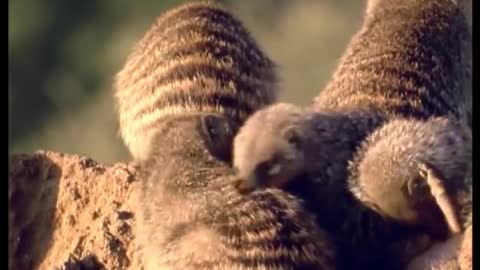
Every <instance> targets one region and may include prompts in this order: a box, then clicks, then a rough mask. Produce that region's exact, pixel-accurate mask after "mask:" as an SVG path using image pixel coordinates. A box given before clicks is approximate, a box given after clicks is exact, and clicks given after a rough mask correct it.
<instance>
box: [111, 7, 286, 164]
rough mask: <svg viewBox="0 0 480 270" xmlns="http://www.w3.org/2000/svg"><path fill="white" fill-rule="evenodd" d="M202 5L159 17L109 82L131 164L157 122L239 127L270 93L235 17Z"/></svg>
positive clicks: (270, 78) (259, 59) (266, 74)
mask: <svg viewBox="0 0 480 270" xmlns="http://www.w3.org/2000/svg"><path fill="white" fill-rule="evenodd" d="M205 3H206V2H203V1H199V2H192V3H187V4H184V5H180V6H179V7H177V8H173V9H171V10H169V11H167V12H165V13H164V14H162V15H161V16H159V17H158V18H157V19H156V21H155V22H154V23H153V25H152V26H151V28H150V29H149V30H148V31H147V33H146V34H145V35H144V36H143V38H142V39H141V40H140V41H139V42H138V43H137V44H136V45H135V47H134V48H133V50H132V52H131V54H130V56H129V57H128V59H127V61H126V64H125V65H124V67H123V68H122V70H121V71H120V72H119V73H118V74H117V76H116V79H115V82H114V92H115V102H116V107H117V112H118V117H119V126H120V135H121V137H122V139H123V141H124V142H125V144H126V146H127V147H128V149H129V150H130V153H131V154H132V156H133V157H134V158H135V159H143V158H145V157H146V156H147V155H148V151H149V149H150V148H151V147H149V142H150V137H151V135H152V134H154V133H155V130H156V129H157V125H158V122H159V121H162V119H163V118H165V117H168V116H171V115H185V114H188V113H196V112H222V113H225V114H227V115H229V117H231V118H232V119H233V120H234V121H238V122H239V123H241V122H242V121H243V120H244V119H245V118H246V117H247V116H248V115H249V114H250V113H251V112H253V111H254V110H256V109H258V108H260V107H262V106H264V105H265V104H270V103H272V102H273V101H274V100H275V99H276V97H277V95H278V91H277V86H276V84H277V83H276V82H277V79H276V75H275V64H274V63H273V62H272V61H271V60H270V59H269V58H268V57H267V56H266V55H265V54H264V53H263V52H262V51H261V50H260V49H259V47H258V46H257V44H256V42H255V40H253V38H252V37H251V35H250V34H249V33H248V32H247V30H246V29H245V28H244V27H243V26H242V24H241V23H240V22H239V21H238V20H237V19H236V18H234V17H233V16H231V15H230V14H229V13H228V12H227V11H226V10H224V9H223V8H222V7H221V6H219V5H217V4H215V3H213V2H209V3H207V4H205Z"/></svg>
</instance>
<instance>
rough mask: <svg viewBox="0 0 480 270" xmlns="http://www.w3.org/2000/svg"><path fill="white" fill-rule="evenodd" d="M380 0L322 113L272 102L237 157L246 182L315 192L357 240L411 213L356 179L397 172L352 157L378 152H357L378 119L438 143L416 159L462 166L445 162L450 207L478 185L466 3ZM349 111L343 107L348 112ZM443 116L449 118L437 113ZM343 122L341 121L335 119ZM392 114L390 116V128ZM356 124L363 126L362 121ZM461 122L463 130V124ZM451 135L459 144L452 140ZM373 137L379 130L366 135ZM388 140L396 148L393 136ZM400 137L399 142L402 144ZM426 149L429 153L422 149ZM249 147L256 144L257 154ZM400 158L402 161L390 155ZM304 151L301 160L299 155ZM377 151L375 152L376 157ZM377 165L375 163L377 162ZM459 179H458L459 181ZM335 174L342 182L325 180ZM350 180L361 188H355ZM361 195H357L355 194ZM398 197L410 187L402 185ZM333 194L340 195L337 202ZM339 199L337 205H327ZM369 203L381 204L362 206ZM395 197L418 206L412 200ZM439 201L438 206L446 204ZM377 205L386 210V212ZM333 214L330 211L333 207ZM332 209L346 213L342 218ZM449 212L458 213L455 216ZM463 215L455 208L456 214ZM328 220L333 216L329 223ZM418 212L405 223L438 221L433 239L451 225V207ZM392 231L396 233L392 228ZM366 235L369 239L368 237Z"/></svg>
mask: <svg viewBox="0 0 480 270" xmlns="http://www.w3.org/2000/svg"><path fill="white" fill-rule="evenodd" d="M374 2H375V3H372V4H371V5H369V10H368V11H367V17H366V18H365V22H364V24H363V27H362V29H361V30H360V31H359V32H358V33H357V34H356V35H355V37H354V38H353V39H352V41H351V43H350V45H349V47H348V48H347V51H346V53H345V54H344V56H343V57H342V59H341V61H340V64H339V66H338V68H337V70H336V71H335V73H334V75H333V78H332V80H331V81H330V83H329V84H328V85H327V87H326V89H325V90H324V91H323V92H321V93H320V95H319V96H318V97H317V98H316V99H315V101H314V104H313V105H312V108H310V109H313V110H315V112H312V111H310V110H307V112H301V110H300V112H299V110H295V109H291V107H288V106H285V105H274V106H272V107H269V108H266V109H264V111H263V112H262V111H260V112H257V113H255V114H254V115H253V116H252V117H251V118H250V119H249V120H247V122H246V123H245V125H244V126H243V127H242V128H241V129H240V131H239V134H238V135H237V137H236V138H235V143H234V165H235V166H237V170H238V176H239V177H240V179H241V181H240V182H237V187H239V188H240V190H241V191H248V190H252V189H254V188H255V187H261V186H264V187H272V186H273V187H282V186H284V187H286V188H287V189H289V190H295V189H298V190H299V191H300V192H301V193H302V197H308V199H307V201H309V200H313V202H314V203H313V204H314V205H313V206H312V207H313V208H314V209H315V208H316V209H315V211H316V212H317V213H320V214H319V215H318V216H319V217H318V219H319V222H321V223H322V225H323V226H324V227H326V228H332V229H333V230H337V233H338V235H340V236H342V235H343V236H344V237H345V238H346V240H349V239H351V240H352V241H354V240H358V242H365V240H373V239H370V238H372V237H373V238H376V239H378V238H382V234H381V232H380V231H381V230H382V228H381V227H382V226H381V224H382V223H384V222H383V221H382V219H387V220H395V221H396V222H397V221H398V222H399V223H400V224H404V223H405V221H406V220H405V219H404V218H403V216H395V215H387V213H385V212H384V211H379V210H381V209H378V208H377V206H378V205H381V202H376V201H375V202H371V201H366V200H363V199H364V198H366V197H368V196H366V194H362V193H361V191H362V190H361V189H358V188H357V187H358V186H361V185H362V183H359V182H361V181H368V182H369V183H368V184H369V185H371V189H370V190H374V189H375V188H374V187H375V184H376V183H378V184H379V185H380V184H383V183H384V182H383V181H382V180H383V178H382V177H388V176H389V174H385V175H380V176H379V175H375V174H368V173H367V172H365V176H364V177H362V176H361V175H362V169H363V168H364V167H362V166H360V164H361V162H362V160H361V159H360V158H358V157H357V158H356V159H355V160H354V162H352V164H351V165H350V168H348V167H349V166H346V165H345V164H347V163H348V161H350V160H352V159H354V157H355V156H361V155H362V153H369V152H366V150H365V149H364V148H360V149H359V153H356V151H355V149H357V148H358V146H359V145H360V144H361V142H362V141H363V140H365V139H366V138H368V136H367V135H369V133H371V132H372V131H373V130H375V128H379V130H378V131H377V132H378V133H380V134H382V135H384V134H383V130H386V129H389V131H388V132H393V133H392V134H393V135H390V136H393V137H397V138H398V140H399V141H402V139H403V138H410V139H415V140H417V141H418V142H428V143H429V144H425V145H423V147H420V148H409V150H408V151H410V153H409V154H411V155H413V156H417V157H418V158H417V159H416V161H417V162H420V161H424V162H428V161H430V162H431V163H429V164H428V166H431V167H432V168H430V167H429V169H436V170H449V169H451V170H453V171H450V172H448V173H447V172H443V171H441V172H442V176H443V177H450V178H448V179H441V180H443V181H441V184H444V185H445V187H444V188H445V189H449V188H452V189H453V190H448V192H447V194H448V195H447V196H446V197H448V199H453V200H454V201H453V202H450V203H451V205H450V206H451V208H453V207H454V206H457V207H458V208H457V209H456V210H458V209H459V208H460V209H462V208H464V207H466V208H467V209H468V204H469V200H468V199H466V198H468V197H469V193H468V192H466V193H464V192H463V191H465V190H468V185H469V183H468V182H465V181H463V180H464V179H465V178H464V176H465V175H466V174H467V171H468V170H469V167H470V166H469V162H470V154H469V147H470V146H469V143H470V141H469V140H470V135H469V134H468V133H469V131H468V129H467V128H465V131H463V130H464V129H463V128H464V125H465V123H466V109H465V95H464V92H463V90H464V86H463V83H464V81H465V68H466V64H465V62H466V61H467V60H466V59H465V56H464V54H463V51H462V50H463V49H464V48H465V44H466V43H468V34H467V33H468V29H467V24H466V22H465V18H464V16H463V14H462V12H461V10H460V9H459V7H458V6H456V4H455V3H453V2H452V1H449V0H423V1H414V0H405V1H398V0H379V1H374ZM276 106H277V107H276ZM282 106H283V107H282ZM282 111H283V112H282ZM332 112H333V113H332ZM268 114H270V115H268ZM299 115H300V116H299ZM340 115H343V119H342V117H339V116H340ZM435 117H438V118H442V119H434V118H435ZM255 118H257V119H255ZM365 118H369V119H365ZM262 119H263V120H262ZM266 119H270V120H268V121H270V122H268V124H264V126H262V127H261V128H259V127H260V126H259V123H260V122H264V123H267V120H266ZM402 119H405V120H402ZM335 121H340V123H332V122H335ZM402 121H405V122H407V124H403V122H402ZM385 123H387V124H386V125H385V126H383V127H382V125H384V124H385ZM406 125H413V126H423V127H419V128H418V132H415V131H411V130H409V129H405V126H406ZM433 126H436V127H435V129H436V130H437V131H439V132H440V131H441V132H444V134H448V135H444V136H442V134H438V135H435V134H432V132H430V131H428V130H427V129H426V128H428V127H431V128H433ZM352 127H356V130H355V129H353V128H352ZM458 127H460V128H458ZM342 129H344V130H343V131H342ZM445 129H447V130H445ZM457 129H459V130H457ZM395 130H396V131H395ZM394 131H395V132H394ZM457 131H458V134H457V133H455V132H457ZM292 133H293V134H294V135H293V137H292ZM395 134H396V135H395ZM399 134H402V136H400V135H399ZM387 135H388V134H387ZM434 135H435V136H434ZM372 136H374V135H372ZM376 138H382V139H385V142H387V141H388V143H390V144H392V143H397V142H396V141H395V140H392V139H389V138H391V137H389V136H385V135H384V136H383V137H379V136H378V135H377V137H376ZM419 138H420V139H419ZM452 139H453V140H454V142H455V143H451V142H450V140H452ZM370 140H373V139H372V138H368V139H367V141H370ZM402 143H404V142H402ZM342 144H343V146H342ZM299 145H300V148H299V147H298V146H299ZM249 146H250V148H248V147H249ZM385 146H386V147H389V145H388V144H385ZM398 146H399V147H400V146H401V143H399V145H398ZM242 149H247V150H242ZM400 149H401V147H400ZM426 149H428V152H427V153H423V152H424V150H426ZM386 150H387V149H386ZM462 151H465V152H464V153H458V154H457V155H455V156H454V158H456V160H450V158H451V157H450V156H445V154H446V153H448V152H451V153H457V152H462ZM247 153H248V154H247ZM250 153H255V154H256V156H255V155H253V154H250ZM381 157H382V158H384V159H385V160H386V162H385V163H382V164H383V166H386V165H390V166H402V165H401V164H402V163H403V162H405V163H407V162H410V161H411V160H409V159H408V158H410V155H408V154H402V153H401V152H398V153H397V152H389V153H388V154H386V155H383V156H381ZM397 157H398V158H401V159H403V160H398V161H396V163H393V162H392V163H389V161H391V160H392V159H395V158H397ZM297 158H298V159H299V160H296V159H297ZM315 159H317V160H315ZM370 160H372V161H374V160H375V157H372V158H371V159H370ZM367 161H368V160H367ZM367 161H365V162H367ZM440 161H442V162H451V166H444V167H443V168H438V167H440V166H443V163H442V162H440ZM309 162H311V164H308V165H305V163H309ZM368 162H369V161H368ZM342 164H343V166H342ZM371 164H372V163H370V166H376V165H377V164H375V163H374V165H371ZM417 165H420V164H417ZM402 168H403V167H399V168H396V169H398V170H400V169H402ZM407 168H408V167H407ZM389 169H392V170H393V169H394V168H390V167H384V168H380V169H379V170H385V172H387V171H388V170H389ZM411 170H413V171H411V172H408V173H407V176H406V177H410V176H417V175H418V174H420V173H421V170H420V169H418V168H417V167H413V168H411ZM351 171H353V172H357V173H353V174H352V175H351V176H350V177H349V178H350V181H348V182H347V181H346V180H347V177H346V175H348V174H349V173H350V172H351ZM393 171H395V170H393ZM369 176H372V177H369ZM373 176H375V177H373ZM401 176H403V175H399V176H398V177H399V178H398V179H397V180H403V181H404V182H403V184H404V183H406V182H405V180H416V179H401ZM456 177H459V178H458V179H457V178H456ZM312 178H313V179H315V178H316V181H311V182H313V185H314V186H313V187H311V186H309V185H311V184H312V183H308V181H305V179H312ZM423 178H424V180H425V181H427V178H428V179H429V177H426V176H425V177H423ZM242 179H243V180H242ZM297 179H301V180H302V182H301V184H297V185H295V184H294V183H292V184H290V182H291V181H293V180H297ZM455 181H458V182H457V183H454V182H455ZM407 182H408V181H407ZM437 182H438V181H437ZM315 183H317V184H316V188H315ZM327 183H332V184H333V185H326V184H327ZM289 184H290V185H289ZM397 185H398V186H395V185H391V186H389V187H388V186H387V187H382V188H381V189H382V190H388V188H391V192H399V193H400V192H402V190H397V188H398V187H399V186H401V185H402V183H397ZM299 186H300V187H299ZM349 189H353V190H354V191H355V192H353V193H350V191H349ZM379 189H380V186H379ZM298 190H297V191H298ZM332 191H334V192H332ZM359 191H360V192H359ZM325 194H327V195H325ZM328 194H333V195H330V196H328ZM453 194H461V195H462V196H459V197H458V196H453ZM352 195H354V196H353V197H355V198H352ZM443 195H445V194H443ZM449 195H452V196H453V197H450V196H449ZM342 196H343V197H345V199H344V198H343V197H342ZM357 196H358V197H357ZM464 196H465V197H464ZM398 197H401V195H400V194H398ZM430 197H431V196H430ZM328 198H330V199H331V200H333V201H328ZM340 198H342V199H340ZM369 198H371V197H369ZM393 198H395V196H393ZM424 198H425V197H424ZM443 198H444V197H443ZM357 199H361V200H360V202H362V204H358V203H356V202H355V201H357ZM430 199H431V198H430ZM434 199H437V198H434ZM430 202H432V201H431V200H430ZM350 203H352V204H350ZM377 203H378V204H377ZM385 203H386V202H385ZM392 203H401V202H396V201H393V202H392ZM411 203H413V201H412V202H411ZM315 204H316V205H315ZM335 204H339V205H340V204H346V205H347V206H346V207H345V208H346V210H344V211H339V208H341V207H339V206H338V205H335ZM331 205H334V206H333V210H332V209H330V210H329V209H326V208H329V207H330V206H331ZM363 206H366V207H368V208H370V210H373V211H368V210H366V209H362V208H363ZM396 206H397V207H410V205H405V204H397V205H396ZM435 207H436V208H438V207H439V205H435ZM447 208H448V207H447ZM451 208H450V210H451ZM348 209H352V210H348ZM403 210H404V211H407V210H409V209H403ZM410 210H411V209H410ZM415 210H416V211H422V212H423V211H429V210H428V209H415ZM437 210H438V209H437ZM442 210H443V209H442ZM374 212H378V214H380V216H381V217H379V216H378V215H376V214H375V213H374ZM437 212H438V211H437ZM324 213H330V216H328V215H327V214H324ZM443 214H446V213H443ZM332 215H333V216H335V215H338V216H339V217H337V218H333V217H332ZM438 218H440V220H439V219H438ZM450 218H452V217H447V219H450ZM455 218H456V217H453V219H454V220H453V222H455ZM329 221H333V222H332V223H330V224H329ZM347 221H348V222H347ZM350 221H351V222H350ZM409 221H410V222H407V223H406V224H409V225H415V226H414V227H415V228H418V229H420V228H423V229H424V228H425V226H427V227H428V226H430V227H428V229H432V230H427V231H428V233H429V234H431V235H432V237H433V238H434V239H437V238H440V239H445V237H447V236H448V232H446V231H445V230H448V228H447V227H446V225H447V221H449V220H446V219H445V218H444V217H443V216H437V219H436V220H433V221H432V220H428V221H420V220H413V221H414V222H411V221H412V220H409ZM350 223H351V224H350ZM352 224H353V225H352ZM437 224H441V225H440V227H441V228H433V227H432V226H434V225H437ZM377 225H378V226H377ZM442 225H445V226H442ZM448 225H450V224H448ZM342 226H344V227H342ZM370 226H372V227H375V228H376V229H375V230H376V231H375V230H373V231H372V228H368V227H370ZM346 227H350V228H349V230H352V231H349V233H345V231H343V230H344V229H345V228H346ZM387 227H389V226H387ZM407 227H408V226H407ZM457 229H458V228H457ZM386 230H387V235H388V234H389V232H388V231H390V229H386ZM395 231H396V230H395ZM415 231H416V230H415ZM334 234H335V232H334ZM352 234H353V235H354V236H352ZM366 234H370V235H366ZM357 235H360V236H359V239H356V236H357ZM383 238H384V239H386V238H388V237H383ZM389 240H391V239H389ZM366 242H368V241H366ZM350 244H351V246H352V247H355V246H356V245H355V243H354V244H352V243H350ZM357 244H359V245H360V246H362V245H364V244H365V243H357ZM380 249H381V248H380ZM419 250H420V249H419ZM369 252H372V251H371V250H369ZM339 256H340V255H339Z"/></svg>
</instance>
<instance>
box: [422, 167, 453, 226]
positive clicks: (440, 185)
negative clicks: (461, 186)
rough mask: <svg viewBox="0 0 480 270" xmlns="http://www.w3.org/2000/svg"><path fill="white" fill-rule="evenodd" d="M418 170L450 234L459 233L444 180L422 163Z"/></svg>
mask: <svg viewBox="0 0 480 270" xmlns="http://www.w3.org/2000/svg"><path fill="white" fill-rule="evenodd" d="M418 168H419V171H420V175H421V176H422V177H423V178H424V179H425V180H426V181H427V184H428V186H429V188H430V192H431V194H432V196H433V198H434V199H435V202H436V203H437V205H438V207H439V208H440V210H441V211H442V213H443V215H444V217H445V220H446V222H447V224H448V226H449V228H450V230H451V232H452V233H454V234H455V233H459V232H460V231H461V226H460V221H459V218H458V216H457V214H456V211H455V208H454V205H453V203H452V201H451V198H450V196H448V193H447V190H446V188H445V185H444V183H445V179H443V178H442V177H441V176H440V175H439V173H438V172H437V171H436V169H435V168H434V167H433V166H431V165H430V164H427V163H424V162H422V163H420V164H419V165H418Z"/></svg>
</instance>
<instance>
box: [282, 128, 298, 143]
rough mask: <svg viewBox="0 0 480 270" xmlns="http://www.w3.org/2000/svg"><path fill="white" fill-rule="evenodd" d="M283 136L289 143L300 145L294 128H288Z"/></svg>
mask: <svg viewBox="0 0 480 270" xmlns="http://www.w3.org/2000/svg"><path fill="white" fill-rule="evenodd" d="M284 136H285V139H286V140H287V142H288V143H289V144H291V145H294V146H295V147H298V146H300V143H301V140H300V136H298V133H297V131H296V130H294V129H289V130H287V131H286V132H285V135H284Z"/></svg>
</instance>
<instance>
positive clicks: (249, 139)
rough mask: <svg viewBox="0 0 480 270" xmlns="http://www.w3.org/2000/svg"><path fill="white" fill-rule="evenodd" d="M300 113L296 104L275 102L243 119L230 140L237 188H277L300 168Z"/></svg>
mask: <svg viewBox="0 0 480 270" xmlns="http://www.w3.org/2000/svg"><path fill="white" fill-rule="evenodd" d="M301 114H302V109H300V108H299V107H297V106H294V105H291V104H285V103H278V104H275V105H271V106H269V107H266V108H264V109H262V110H260V111H257V112H256V113H254V114H253V115H252V116H251V117H250V118H248V119H247V121H246V122H245V123H244V125H243V126H242V127H241V128H240V130H239V132H238V134H237V135H236V136H235V139H234V149H233V165H234V167H235V169H236V171H237V176H238V180H239V182H238V185H237V187H238V188H239V190H241V191H245V192H246V191H251V190H253V189H255V188H257V187H272V186H276V187H279V186H282V185H284V184H286V182H287V181H288V180H289V179H291V178H292V177H294V176H296V175H297V174H298V173H299V172H301V171H302V169H303V166H304V156H303V152H304V151H302V147H303V146H302V138H301V135H302V134H301V133H300V132H299V130H298V129H297V127H296V122H297V120H298V119H299V118H300V116H301Z"/></svg>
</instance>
